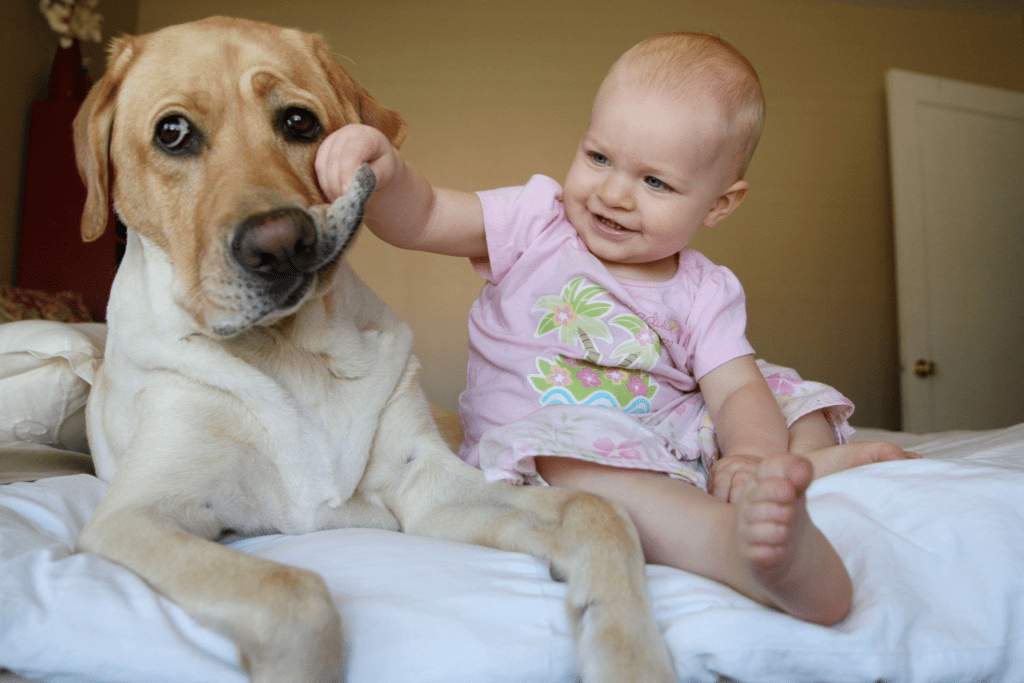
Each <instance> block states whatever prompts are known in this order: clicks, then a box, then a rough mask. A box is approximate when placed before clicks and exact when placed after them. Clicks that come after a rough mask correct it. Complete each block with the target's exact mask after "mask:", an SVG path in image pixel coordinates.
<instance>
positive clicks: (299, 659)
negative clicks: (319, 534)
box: [78, 479, 344, 683]
mask: <svg viewBox="0 0 1024 683" xmlns="http://www.w3.org/2000/svg"><path fill="white" fill-rule="evenodd" d="M115 481H116V479H115ZM111 490H112V491H113V493H114V496H113V500H115V501H116V493H117V492H116V490H114V485H112V486H111ZM111 500H112V497H111V496H110V495H109V494H108V496H107V497H106V498H104V500H103V501H102V502H101V504H100V507H99V508H98V509H97V511H96V514H95V515H94V516H93V517H92V518H91V519H90V520H89V522H88V523H87V524H86V526H85V528H84V529H83V531H82V534H81V536H80V538H79V541H78V549H79V550H83V551H88V552H93V553H96V554H97V555H100V556H102V557H104V558H106V559H108V560H110V561H112V562H115V563H117V564H120V565H122V566H124V567H126V568H128V569H130V570H131V571H133V572H135V573H136V574H138V575H139V576H140V577H142V579H144V580H145V581H146V582H147V583H149V584H150V585H151V586H152V587H153V588H155V589H156V590H157V591H159V592H160V593H162V594H163V595H164V596H166V597H167V598H169V599H171V600H172V601H174V602H175V603H177V604H178V605H179V606H181V607H182V608H183V609H184V610H185V611H186V612H187V613H188V614H189V615H191V616H192V617H193V618H194V619H195V620H196V621H197V622H199V623H200V624H203V625H204V626H207V627H209V628H212V629H214V630H216V631H218V632H220V633H222V634H224V635H225V636H227V637H228V638H230V639H231V640H233V641H234V642H235V643H236V644H237V646H238V649H239V659H240V660H241V664H242V666H243V668H245V669H247V670H248V672H249V675H250V676H251V680H252V681H253V682H254V683H325V682H334V681H343V680H344V661H343V657H342V652H343V644H342V635H341V621H340V618H339V616H338V612H337V610H336V609H335V607H334V603H333V601H332V600H331V596H330V594H329V593H328V591H327V587H326V585H325V584H324V582H323V579H321V578H320V576H319V575H317V574H315V573H313V572H310V571H306V570H303V569H299V568H296V567H289V566H286V565H282V564H278V563H276V562H270V561H268V560H264V559H261V558H258V557H254V556H251V555H247V554H245V553H243V552H240V551H237V550H233V549H231V548H227V547H225V546H222V545H218V544H217V543H214V542H212V541H208V540H206V539H205V538H201V537H199V536H196V535H193V534H192V533H189V532H188V531H186V530H185V529H184V528H183V527H182V525H181V523H180V522H179V521H177V519H176V517H177V516H176V515H173V516H172V515H168V514H165V513H163V512H161V511H159V510H157V509H156V508H153V507H143V508H134V507H118V505H117V504H116V503H111V502H108V501H111Z"/></svg>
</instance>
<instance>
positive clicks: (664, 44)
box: [602, 33, 765, 179]
mask: <svg viewBox="0 0 1024 683" xmlns="http://www.w3.org/2000/svg"><path fill="white" fill-rule="evenodd" d="M615 81H618V82H619V84H628V85H629V86H630V87H633V88H636V89H637V90H638V91H647V92H655V93H660V94H663V95H666V96H675V97H679V98H681V99H682V100H687V101H690V102H694V101H695V102H700V103H703V104H704V105H705V106H707V107H709V108H710V109H712V110H713V111H714V112H715V114H716V115H717V117H718V118H719V119H720V120H721V122H722V124H723V129H722V131H721V134H722V136H723V138H724V141H727V142H728V148H729V153H730V154H732V155H734V156H735V158H736V162H737V171H736V178H737V179H739V178H742V177H743V175H744V173H746V170H747V166H748V165H749V164H750V159H751V157H752V156H753V155H754V148H755V147H757V141H758V139H759V138H760V137H761V130H762V128H764V117H765V105H764V95H763V93H762V92H761V82H760V80H759V79H758V77H757V72H755V71H754V67H753V66H751V64H750V62H748V61H747V58H746V57H744V56H743V55H742V54H740V52H739V51H738V50H737V49H736V48H734V47H733V46H732V45H730V44H729V43H727V42H726V41H724V40H722V39H721V38H717V37H715V36H711V35H706V34H702V33H664V34H661V35H657V36H654V37H652V38H648V39H647V40H645V41H643V42H641V43H638V44H636V45H634V46H633V47H632V48H630V49H629V50H627V51H626V53H625V54H623V55H622V56H621V57H620V58H619V59H618V61H616V62H615V64H613V65H612V68H611V69H610V70H609V72H608V75H607V76H606V77H605V80H604V83H603V84H602V88H604V87H605V86H606V85H607V86H611V85H612V83H613V82H615Z"/></svg>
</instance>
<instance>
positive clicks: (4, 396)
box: [0, 320, 107, 453]
mask: <svg viewBox="0 0 1024 683" xmlns="http://www.w3.org/2000/svg"><path fill="white" fill-rule="evenodd" d="M106 335H107V327H106V325H104V324H102V323H71V324H69V323H59V322H51V321H47V320H22V321H17V322H10V323H4V324H0V443H25V442H28V443H37V444H46V445H49V446H55V447H58V448H64V449H67V450H73V451H78V452H82V453H84V452H87V448H88V447H87V442H86V438H85V420H84V411H85V402H86V399H87V398H88V396H89V388H90V387H91V385H92V382H93V378H94V377H95V374H96V371H97V370H98V369H99V365H100V363H101V362H102V360H103V347H104V344H105V341H106Z"/></svg>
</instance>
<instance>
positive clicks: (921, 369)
mask: <svg viewBox="0 0 1024 683" xmlns="http://www.w3.org/2000/svg"><path fill="white" fill-rule="evenodd" d="M938 369H939V368H938V366H936V365H935V363H934V362H932V361H930V360H925V359H923V358H919V359H917V361H915V363H914V374H915V375H917V376H918V377H921V378H922V379H923V378H925V377H931V376H932V375H934V374H935V373H936V372H938Z"/></svg>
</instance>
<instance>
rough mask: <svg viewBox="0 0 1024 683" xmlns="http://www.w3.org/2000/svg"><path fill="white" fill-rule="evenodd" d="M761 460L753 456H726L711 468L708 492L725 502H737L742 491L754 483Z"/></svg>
mask: <svg viewBox="0 0 1024 683" xmlns="http://www.w3.org/2000/svg"><path fill="white" fill-rule="evenodd" d="M760 464H761V458H758V457H755V456H753V455H727V456H725V457H724V458H721V459H719V460H718V461H717V462H716V463H715V464H714V465H712V467H711V472H710V473H709V474H710V476H709V478H708V491H709V492H710V493H711V495H713V496H714V497H715V498H719V499H721V500H724V501H725V502H727V503H728V502H735V501H737V500H739V497H740V495H741V494H742V493H743V491H744V490H745V489H746V488H747V487H748V486H750V485H751V484H753V483H754V482H755V481H756V475H757V466H758V465H760Z"/></svg>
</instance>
